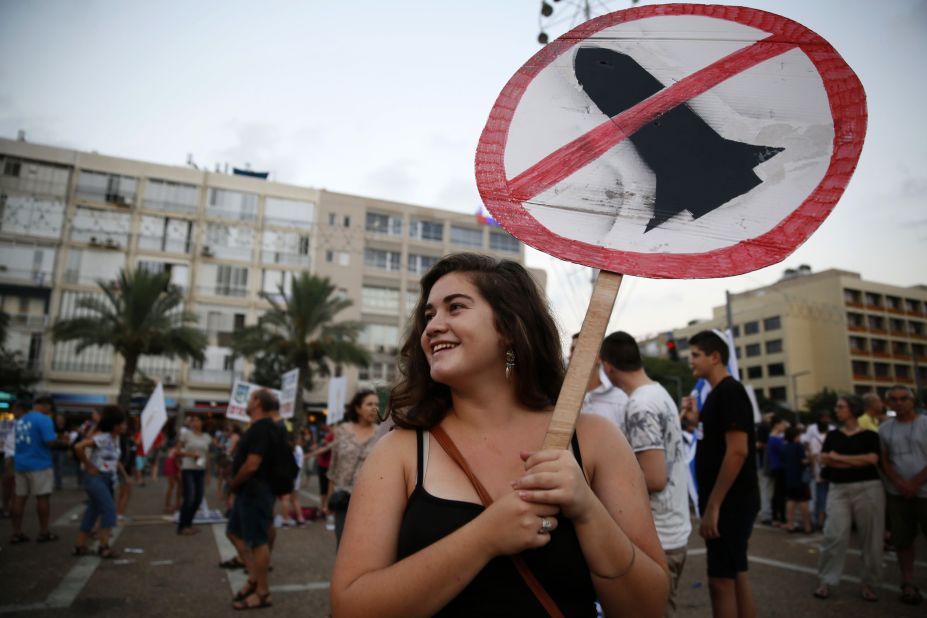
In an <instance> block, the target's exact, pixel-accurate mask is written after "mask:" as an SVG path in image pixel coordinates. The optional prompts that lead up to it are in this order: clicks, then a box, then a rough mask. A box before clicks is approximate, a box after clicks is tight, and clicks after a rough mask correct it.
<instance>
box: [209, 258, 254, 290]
mask: <svg viewBox="0 0 927 618" xmlns="http://www.w3.org/2000/svg"><path fill="white" fill-rule="evenodd" d="M215 291H216V294H218V295H219V296H239V297H243V296H246V295H247V294H248V269H247V268H244V267H241V266H229V265H228V264H219V265H218V268H217V269H216V287H215Z"/></svg>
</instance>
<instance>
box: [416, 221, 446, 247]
mask: <svg viewBox="0 0 927 618" xmlns="http://www.w3.org/2000/svg"><path fill="white" fill-rule="evenodd" d="M409 238H417V239H419V240H436V241H439V242H440V241H442V240H444V224H443V223H441V222H439V221H425V220H424V219H412V220H411V221H410V222H409Z"/></svg>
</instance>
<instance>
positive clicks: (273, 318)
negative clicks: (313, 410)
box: [232, 272, 370, 427]
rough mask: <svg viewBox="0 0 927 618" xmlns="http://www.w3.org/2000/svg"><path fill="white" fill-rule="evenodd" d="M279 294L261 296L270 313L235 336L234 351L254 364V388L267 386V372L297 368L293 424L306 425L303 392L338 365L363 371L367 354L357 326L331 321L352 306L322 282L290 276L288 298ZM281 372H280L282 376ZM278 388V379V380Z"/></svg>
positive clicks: (323, 279) (302, 275)
mask: <svg viewBox="0 0 927 618" xmlns="http://www.w3.org/2000/svg"><path fill="white" fill-rule="evenodd" d="M278 292H279V295H270V294H265V295H264V298H265V299H266V300H267V302H269V303H270V305H271V308H270V310H269V311H268V312H267V313H265V314H264V315H262V316H261V318H260V319H259V320H258V323H257V324H255V325H253V326H248V327H246V328H245V329H243V330H242V331H240V332H239V333H238V336H237V337H236V339H235V341H234V343H233V344H232V347H233V349H234V350H235V352H236V353H238V354H241V355H242V356H244V357H246V358H248V359H251V360H254V362H255V374H254V375H255V376H259V377H263V380H264V381H259V382H258V383H259V384H264V385H265V386H272V385H273V384H272V383H271V382H272V380H271V378H270V377H269V376H268V375H267V374H269V372H270V371H281V370H282V371H287V370H290V369H294V368H295V369H299V380H298V384H300V385H301V386H302V388H298V389H296V411H295V418H294V420H295V423H296V426H297V427H302V426H303V425H304V424H305V420H306V419H305V416H306V412H305V409H304V406H303V389H306V390H309V391H311V390H312V388H313V387H314V385H315V378H316V377H324V376H328V375H331V371H332V367H334V371H335V374H336V375H337V374H338V373H340V371H341V368H342V366H343V365H354V366H360V367H366V366H367V365H368V364H369V362H370V354H369V353H368V352H367V350H365V349H364V348H362V347H361V346H359V345H358V344H357V337H358V335H359V334H360V331H361V327H362V325H361V323H360V322H356V321H341V322H336V321H335V317H336V316H337V315H338V314H339V313H340V312H341V311H343V310H344V309H346V308H348V307H350V306H351V304H352V303H351V301H350V300H348V299H346V298H341V297H339V296H338V295H337V294H336V288H335V285H334V284H332V282H331V281H329V279H328V278H327V277H317V276H315V275H310V274H309V273H305V272H304V273H300V274H299V275H298V276H295V277H293V285H292V289H291V292H290V294H289V295H286V294H284V291H283V288H282V287H281V288H278ZM282 371H281V373H282ZM277 380H278V382H277V383H279V374H278V375H277Z"/></svg>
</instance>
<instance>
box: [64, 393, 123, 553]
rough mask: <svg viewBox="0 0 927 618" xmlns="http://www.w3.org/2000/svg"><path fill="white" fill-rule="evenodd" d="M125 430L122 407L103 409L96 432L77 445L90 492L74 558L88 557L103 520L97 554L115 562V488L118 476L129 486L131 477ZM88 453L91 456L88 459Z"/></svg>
mask: <svg viewBox="0 0 927 618" xmlns="http://www.w3.org/2000/svg"><path fill="white" fill-rule="evenodd" d="M125 430H126V415H125V413H124V412H123V411H122V408H120V407H119V406H103V412H102V415H101V418H100V424H99V425H98V426H97V432H96V433H95V434H93V435H92V436H91V437H89V438H85V439H84V440H82V441H81V442H78V443H77V445H75V447H74V450H75V452H76V453H77V456H78V458H80V460H81V463H83V464H84V490H85V491H86V492H87V510H86V511H84V518H83V519H82V520H81V523H80V532H79V533H78V534H77V545H75V546H74V551H73V554H74V555H75V556H84V555H87V554H88V553H90V552H89V550H88V549H87V542H88V541H89V540H90V535H91V533H92V532H93V527H94V526H95V525H96V523H97V520H98V519H99V520H100V533H99V539H100V546H99V548H98V549H97V553H98V554H99V556H100V557H101V558H115V557H117V554H116V552H114V551H113V550H112V548H110V546H109V537H110V531H111V530H112V529H113V526H115V525H116V501H115V498H114V495H115V488H116V485H117V484H118V479H117V474H121V475H122V478H123V479H124V480H125V481H126V482H128V479H129V475H128V474H127V473H126V470H125V468H124V467H123V466H122V460H121V455H122V453H121V452H120V448H119V436H120V435H122V434H123V433H124V432H125ZM88 451H89V455H88Z"/></svg>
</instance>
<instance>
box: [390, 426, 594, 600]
mask: <svg viewBox="0 0 927 618" xmlns="http://www.w3.org/2000/svg"><path fill="white" fill-rule="evenodd" d="M417 440H418V473H417V477H416V482H415V489H414V490H413V491H412V495H411V496H409V502H408V504H407V505H406V510H405V513H404V514H403V517H402V526H401V527H400V529H399V545H398V559H399V560H402V559H403V558H406V557H407V556H411V555H412V554H414V553H415V552H417V551H419V550H421V549H424V548H425V547H428V546H429V545H431V544H432V543H434V542H436V541H438V540H440V539H442V538H444V537H445V536H447V535H449V534H451V533H452V532H454V531H455V530H457V529H458V528H460V527H461V526H463V525H465V524H467V523H468V522H470V521H471V520H473V519H475V518H476V517H477V516H478V515H479V514H480V513H482V512H483V511H484V510H485V509H484V507H483V506H482V505H480V504H475V503H473V502H465V501H461V500H447V499H444V498H438V497H437V496H432V495H431V494H429V493H428V492H427V491H425V487H424V478H423V471H424V469H425V461H424V434H423V431H422V430H421V429H419V430H418V431H417ZM573 453H574V454H575V456H576V459H577V461H579V465H580V466H582V458H581V456H580V453H579V442H578V441H577V439H576V434H573ZM522 556H523V557H524V559H525V562H527V563H528V566H529V567H530V568H531V571H532V572H533V573H534V575H535V577H537V579H538V580H539V581H540V582H541V585H542V586H544V588H545V589H546V590H547V593H548V594H549V595H550V596H551V597H552V598H553V599H554V601H555V602H556V603H557V606H558V607H559V608H560V611H561V612H563V614H564V616H569V617H572V616H577V617H579V616H590V617H591V616H595V615H596V611H595V598H596V594H595V589H594V588H593V586H592V578H591V576H590V575H589V568H588V567H587V566H586V560H585V558H584V557H583V553H582V550H581V549H580V546H579V539H578V538H577V537H576V530H575V529H574V528H573V522H571V521H570V520H569V519H567V518H565V517H563V516H560V515H558V516H557V529H556V530H554V531H553V533H552V534H551V539H550V542H549V543H548V544H547V545H545V546H544V547H542V548H540V549H533V550H528V551H525V552H523V553H522ZM435 615H436V616H442V617H443V616H467V617H473V616H506V617H507V618H511V617H513V616H547V612H546V611H545V610H544V608H543V606H542V605H541V604H540V602H538V600H537V598H536V597H535V596H534V594H533V593H532V592H531V590H530V589H529V588H528V586H527V584H525V582H524V580H523V579H522V578H521V576H520V575H519V574H518V571H516V570H515V565H514V563H513V562H512V560H511V558H509V557H508V556H499V557H496V558H494V559H493V560H491V561H490V562H489V563H487V564H486V566H485V567H483V570H481V571H480V572H479V573H477V575H476V577H475V578H473V580H472V581H471V582H470V583H469V584H468V585H467V587H466V588H464V589H463V590H462V591H461V592H460V594H458V595H457V596H456V597H455V598H454V599H452V600H451V601H450V603H448V604H447V605H446V606H444V608H442V609H441V611H439V612H438V613H437V614H435Z"/></svg>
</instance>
